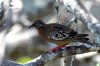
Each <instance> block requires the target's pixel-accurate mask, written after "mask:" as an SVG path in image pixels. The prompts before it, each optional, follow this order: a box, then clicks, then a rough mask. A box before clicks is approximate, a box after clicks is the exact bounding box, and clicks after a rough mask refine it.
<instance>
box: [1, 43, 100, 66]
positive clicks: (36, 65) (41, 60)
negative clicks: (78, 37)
mask: <svg viewBox="0 0 100 66" xmlns="http://www.w3.org/2000/svg"><path fill="white" fill-rule="evenodd" d="M98 50H100V46H91V45H89V44H86V43H79V42H75V43H72V44H70V45H67V46H65V47H62V48H58V50H55V51H52V50H50V51H48V52H46V53H44V54H42V55H40V56H39V57H37V58H35V59H33V60H32V61H29V62H27V63H26V64H19V63H16V62H13V61H10V60H3V62H2V64H1V66H44V65H45V64H47V63H48V62H49V61H52V60H56V59H58V58H61V57H63V56H64V55H63V54H64V53H65V54H66V55H67V56H69V55H70V56H71V55H76V54H82V53H86V52H91V51H98Z"/></svg>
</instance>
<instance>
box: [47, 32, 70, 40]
mask: <svg viewBox="0 0 100 66" xmlns="http://www.w3.org/2000/svg"><path fill="white" fill-rule="evenodd" d="M69 36H70V35H69V34H68V33H66V32H64V31H54V32H50V33H49V34H48V35H47V37H48V38H51V39H53V40H64V39H66V38H69Z"/></svg>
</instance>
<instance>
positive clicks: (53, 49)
mask: <svg viewBox="0 0 100 66" xmlns="http://www.w3.org/2000/svg"><path fill="white" fill-rule="evenodd" d="M64 46H65V45H63V46H57V47H54V48H52V49H50V50H49V51H57V50H59V49H60V48H62V47H64Z"/></svg>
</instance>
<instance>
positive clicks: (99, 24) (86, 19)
mask: <svg viewBox="0 0 100 66" xmlns="http://www.w3.org/2000/svg"><path fill="white" fill-rule="evenodd" d="M63 2H64V6H65V9H66V10H67V11H69V12H70V13H72V14H73V15H74V16H75V17H76V18H77V19H79V20H80V21H81V22H82V23H83V24H84V25H85V26H86V27H87V28H88V30H90V32H91V33H94V34H96V35H97V37H96V39H97V40H96V42H97V43H100V21H99V20H97V19H96V18H95V17H94V16H93V15H92V14H91V13H89V12H88V10H87V9H84V8H85V7H84V6H82V7H84V8H82V7H81V6H80V5H79V4H78V3H77V1H75V0H63Z"/></svg>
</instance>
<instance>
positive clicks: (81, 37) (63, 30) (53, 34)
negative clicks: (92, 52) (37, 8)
mask: <svg viewBox="0 0 100 66" xmlns="http://www.w3.org/2000/svg"><path fill="white" fill-rule="evenodd" d="M32 27H34V28H36V29H37V30H38V32H39V35H40V37H42V38H43V39H45V40H46V41H48V42H51V43H55V44H57V45H58V46H65V45H68V44H70V43H72V42H83V43H84V42H86V41H88V40H89V38H87V36H88V34H79V33H78V32H77V31H75V30H73V29H71V28H70V27H68V26H65V25H62V24H57V23H50V24H46V23H44V22H43V21H42V20H35V21H34V23H33V24H31V25H30V26H28V28H32ZM58 48H59V47H58Z"/></svg>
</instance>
